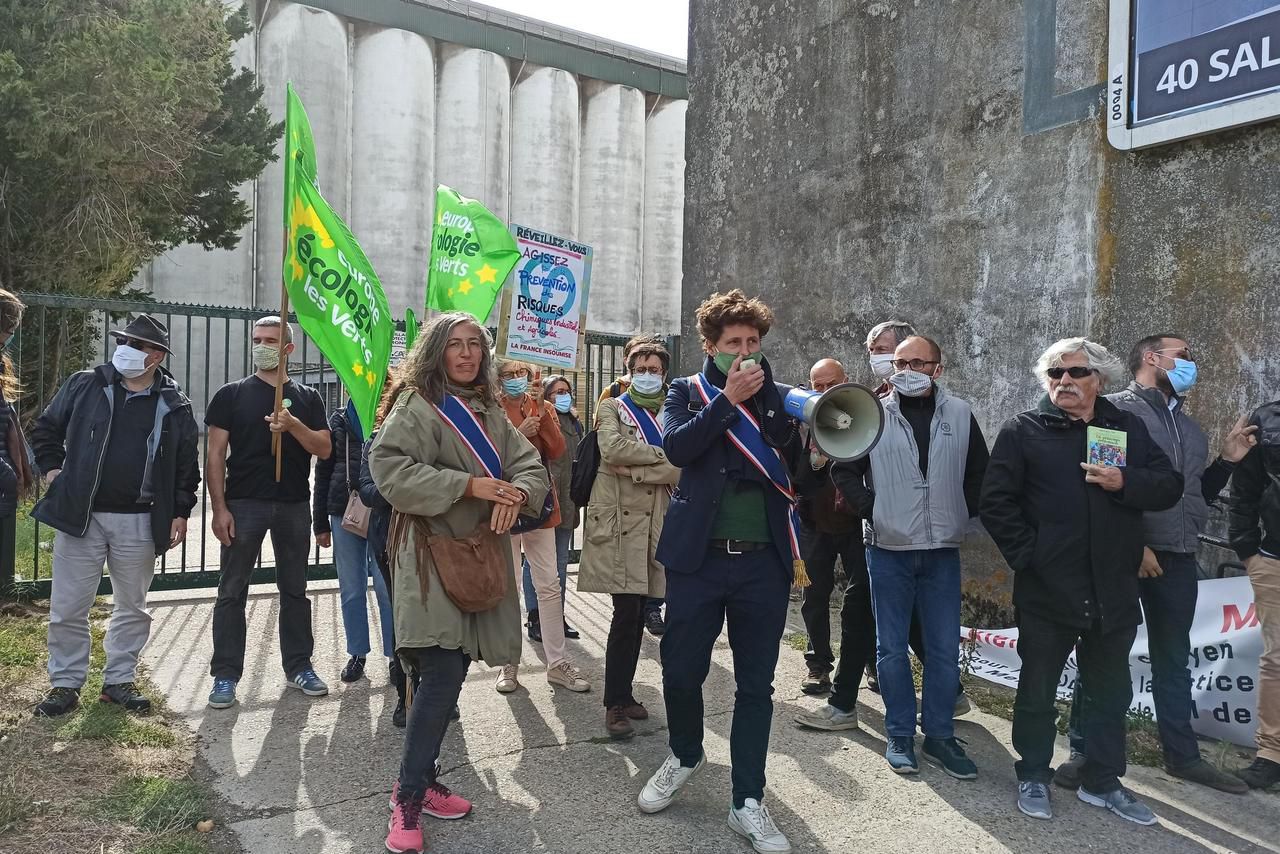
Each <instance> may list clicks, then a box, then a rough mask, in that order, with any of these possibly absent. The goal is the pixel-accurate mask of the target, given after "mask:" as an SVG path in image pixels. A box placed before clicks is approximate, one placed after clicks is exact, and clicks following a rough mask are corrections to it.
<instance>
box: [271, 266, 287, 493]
mask: <svg viewBox="0 0 1280 854" xmlns="http://www.w3.org/2000/svg"><path fill="white" fill-rule="evenodd" d="M288 324H289V289H288V288H287V287H284V279H283V277H282V279H280V330H279V332H280V338H279V342H280V343H279V347H280V351H279V352H280V361H279V364H276V366H275V410H274V412H275V414H276V415H279V412H280V410H282V408H283V407H284V382H285V379H287V378H288V369H287V365H288V362H287V361H285V360H287V359H288V356H285V355H284V343H285V342H284V338H285V335H287V334H288V329H289V326H288ZM271 443H273V444H274V447H275V483H280V463H282V461H283V460H284V435H283V434H280V433H271Z"/></svg>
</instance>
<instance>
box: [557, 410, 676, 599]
mask: <svg viewBox="0 0 1280 854" xmlns="http://www.w3.org/2000/svg"><path fill="white" fill-rule="evenodd" d="M597 417H598V418H599V425H600V426H599V428H598V430H599V433H598V437H599V440H600V471H599V473H598V474H597V475H596V481H595V485H593V486H592V487H591V501H590V502H589V503H588V504H587V514H586V522H585V525H584V528H583V544H582V559H581V562H580V563H579V564H578V590H580V591H582V592H586V593H631V594H638V595H642V596H652V597H654V598H662V597H663V596H665V595H666V587H667V584H666V574H665V572H664V570H663V568H662V564H660V563H658V562H657V561H656V560H654V557H653V553H654V551H655V550H656V549H657V548H658V538H659V537H660V536H661V535H662V522H663V518H664V517H665V516H666V515H667V504H669V503H670V501H671V490H670V488H669V487H671V486H673V485H674V484H675V483H676V482H677V481H679V480H680V469H678V468H676V467H675V466H673V465H671V463H669V462H667V454H666V452H665V451H664V450H663V449H662V448H656V447H654V446H653V445H650V444H647V443H646V442H645V441H644V438H643V437H642V436H640V435H638V429H637V427H636V425H635V423H634V422H633V421H632V420H631V413H629V412H627V411H626V410H625V409H624V408H623V407H622V404H621V403H619V402H618V400H617V399H610V400H606V401H604V402H603V403H601V404H600V409H599V410H598V412H597ZM613 466H626V467H627V468H629V469H630V470H631V473H630V474H629V475H618V474H614V473H613V468H612V467H613Z"/></svg>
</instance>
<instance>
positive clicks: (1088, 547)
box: [982, 338, 1182, 824]
mask: <svg viewBox="0 0 1280 854" xmlns="http://www.w3.org/2000/svg"><path fill="white" fill-rule="evenodd" d="M1035 373H1036V376H1037V377H1038V378H1039V379H1040V382H1041V384H1042V385H1043V387H1044V389H1045V391H1046V392H1047V393H1046V394H1045V396H1044V397H1042V398H1041V400H1040V403H1039V405H1038V406H1037V407H1036V408H1035V409H1031V410H1028V411H1026V412H1023V413H1021V414H1019V415H1015V416H1014V417H1013V418H1011V419H1009V420H1008V421H1006V422H1005V424H1004V426H1003V427H1001V428H1000V434H999V435H998V436H997V437H996V443H995V446H994V447H993V448H992V450H991V463H990V464H989V465H988V466H987V477H986V480H985V481H984V483H983V485H982V522H983V524H984V525H985V526H986V528H987V532H988V533H990V534H991V538H992V539H993V540H995V543H996V545H997V546H999V548H1000V552H1001V554H1003V555H1004V558H1005V560H1006V561H1008V563H1009V566H1010V568H1011V569H1013V572H1014V580H1013V604H1014V607H1015V608H1016V609H1017V615H1018V655H1019V656H1020V657H1021V658H1022V672H1021V674H1020V676H1019V679H1018V696H1017V699H1016V700H1015V702H1014V707H1013V748H1014V750H1016V751H1017V752H1018V755H1019V756H1020V757H1021V759H1019V760H1018V761H1017V763H1016V764H1015V765H1014V770H1015V771H1016V772H1017V775H1018V809H1019V810H1021V811H1022V812H1023V813H1024V814H1025V815H1028V816H1031V817H1032V818H1039V819H1048V818H1051V817H1052V816H1053V812H1052V810H1051V808H1050V806H1049V787H1048V785H1047V784H1048V782H1049V780H1050V778H1051V777H1052V776H1053V772H1052V770H1051V769H1050V767H1049V762H1050V760H1052V759H1053V742H1054V738H1055V737H1056V736H1057V728H1056V725H1057V719H1058V712H1057V709H1056V708H1055V707H1054V704H1053V702H1054V699H1055V696H1056V694H1057V689H1058V680H1059V679H1060V678H1061V676H1062V668H1063V666H1064V665H1066V663H1067V656H1069V655H1070V654H1071V651H1072V649H1075V650H1076V657H1077V662H1078V664H1079V669H1080V674H1081V676H1082V677H1083V679H1084V683H1085V688H1086V690H1087V692H1088V703H1089V709H1088V712H1087V714H1085V715H1084V719H1083V723H1084V737H1085V741H1086V742H1087V744H1088V749H1089V753H1088V759H1087V760H1086V761H1085V763H1084V766H1083V767H1082V768H1081V769H1080V776H1081V784H1080V788H1079V792H1078V797H1079V798H1080V800H1081V801H1084V802H1085V803H1087V804H1091V805H1093V806H1097V807H1104V808H1106V809H1108V810H1110V811H1111V812H1114V813H1115V814H1117V815H1119V816H1120V817H1121V818H1124V819H1126V820H1128V821H1132V822H1136V823H1138V824H1155V822H1156V817H1155V815H1154V814H1153V813H1152V812H1151V810H1150V809H1149V808H1148V807H1147V806H1146V804H1143V803H1142V802H1141V801H1139V800H1138V799H1137V798H1135V797H1134V796H1133V795H1132V794H1131V793H1130V792H1129V791H1128V790H1126V789H1125V788H1124V787H1123V786H1121V785H1120V777H1122V776H1124V771H1125V714H1126V713H1127V712H1128V710H1129V703H1130V702H1132V700H1133V685H1132V683H1131V682H1130V681H1129V648H1130V647H1131V646H1133V639H1134V637H1135V636H1136V635H1137V632H1138V624H1139V623H1140V622H1142V612H1141V610H1140V609H1139V607H1138V569H1139V567H1140V566H1141V564H1142V549H1143V533H1142V514H1143V513H1144V512H1146V511H1156V510H1167V509H1169V508H1170V507H1172V506H1174V505H1175V504H1177V503H1178V499H1179V498H1181V497H1182V475H1181V474H1179V473H1178V471H1177V470H1176V469H1175V468H1174V467H1173V464H1172V463H1171V462H1170V461H1169V458H1168V457H1167V456H1165V454H1164V452H1163V451H1161V450H1160V446H1159V445H1158V444H1156V443H1155V442H1153V441H1152V440H1151V435H1150V434H1149V433H1148V432H1147V428H1146V426H1145V425H1144V424H1143V422H1142V419H1141V418H1140V417H1139V416H1137V415H1134V414H1132V413H1131V412H1126V411H1125V410H1122V409H1120V408H1118V407H1117V406H1116V405H1115V404H1114V403H1112V402H1111V401H1109V400H1107V399H1106V398H1105V397H1100V396H1099V393H1100V392H1101V391H1102V390H1103V389H1104V388H1105V386H1106V385H1107V383H1114V382H1117V381H1119V379H1120V377H1121V373H1122V369H1121V365H1120V360H1119V359H1116V358H1115V357H1114V356H1112V355H1111V354H1110V353H1109V352H1107V349H1106V348H1105V347H1103V346H1102V345H1101V344H1096V343H1094V342H1093V341H1090V340H1088V339H1086V338H1066V339H1063V340H1061V341H1058V342H1057V343H1055V344H1053V345H1052V346H1050V347H1049V348H1048V349H1047V350H1045V351H1044V353H1042V354H1041V356H1040V359H1039V361H1038V362H1037V363H1036V367H1035ZM1103 445H1107V446H1109V448H1110V451H1109V452H1107V453H1103V452H1102V451H1103V449H1102V446H1103ZM1091 446H1095V447H1092V448H1091ZM1091 458H1092V459H1097V458H1102V459H1110V460H1111V461H1112V464H1109V465H1108V464H1099V463H1097V462H1091ZM1116 463H1120V464H1122V465H1117V464H1116Z"/></svg>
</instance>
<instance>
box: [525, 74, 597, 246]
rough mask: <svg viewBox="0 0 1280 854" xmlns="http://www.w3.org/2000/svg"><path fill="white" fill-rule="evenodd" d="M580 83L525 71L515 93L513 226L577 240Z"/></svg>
mask: <svg viewBox="0 0 1280 854" xmlns="http://www.w3.org/2000/svg"><path fill="white" fill-rule="evenodd" d="M579 116H580V114H579V102H578V80H577V78H576V77H574V76H573V75H572V74H570V73H569V72H567V71H563V70H561V69H559V68H536V67H535V68H533V69H532V70H530V69H529V68H526V69H525V72H524V74H523V75H522V79H521V80H520V81H519V82H517V83H516V86H515V89H514V91H513V92H512V93H511V211H510V219H511V222H514V223H519V224H520V225H527V226H530V227H533V228H539V229H545V230H546V231H549V232H551V233H553V234H559V235H561V236H564V237H571V238H575V239H577V238H578V139H579V132H580V127H579V122H580V118H579Z"/></svg>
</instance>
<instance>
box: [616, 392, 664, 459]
mask: <svg viewBox="0 0 1280 854" xmlns="http://www.w3.org/2000/svg"><path fill="white" fill-rule="evenodd" d="M618 403H620V404H622V405H623V406H625V407H626V408H627V412H629V413H630V414H631V420H632V421H634V422H636V428H637V429H638V430H639V431H640V435H641V436H642V437H644V441H645V444H646V445H652V446H653V447H655V448H661V447H662V428H661V427H659V426H658V419H657V418H655V417H654V416H653V413H652V412H650V411H649V410H647V409H645V408H644V407H643V406H641V405H640V404H638V403H636V402H635V401H634V400H632V399H631V395H629V394H623V395H621V396H620V397H619V398H618Z"/></svg>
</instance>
